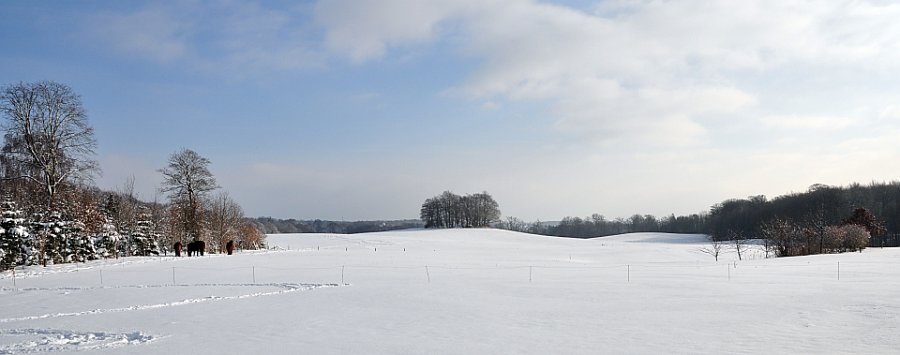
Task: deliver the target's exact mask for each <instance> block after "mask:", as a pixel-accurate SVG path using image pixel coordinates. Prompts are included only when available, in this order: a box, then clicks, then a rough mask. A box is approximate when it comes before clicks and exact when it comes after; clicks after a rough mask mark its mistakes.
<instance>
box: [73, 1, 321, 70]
mask: <svg viewBox="0 0 900 355" xmlns="http://www.w3.org/2000/svg"><path fill="white" fill-rule="evenodd" d="M84 25H85V27H86V28H87V31H88V32H89V33H91V34H92V36H93V37H94V38H97V39H99V40H100V41H101V43H103V44H108V45H111V46H112V47H113V48H115V49H117V50H119V51H121V52H124V53H127V54H134V55H138V56H141V57H142V58H150V59H153V60H156V61H159V62H163V63H172V62H176V61H177V62H178V63H179V64H187V65H191V66H192V67H193V68H194V69H204V70H219V71H230V72H232V73H245V72H247V71H251V72H252V71H272V70H275V71H280V70H296V69H304V68H309V67H313V66H318V65H321V63H322V61H323V56H322V53H321V50H320V49H318V47H317V45H316V42H315V40H314V39H313V32H314V31H313V28H312V27H311V25H310V24H308V17H307V14H306V9H305V8H303V7H288V8H279V9H274V8H267V7H265V6H264V5H261V4H257V3H251V2H247V3H245V2H240V1H222V2H215V3H203V4H199V3H194V2H187V3H154V4H151V5H148V6H146V7H142V8H139V9H137V10H134V11H130V12H105V13H102V14H99V15H96V16H93V17H91V18H89V20H88V21H87V22H86V23H85V24H84Z"/></svg>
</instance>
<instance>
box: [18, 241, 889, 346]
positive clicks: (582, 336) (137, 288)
mask: <svg viewBox="0 0 900 355" xmlns="http://www.w3.org/2000/svg"><path fill="white" fill-rule="evenodd" d="M268 240H269V243H270V246H277V250H270V251H260V252H243V253H238V254H237V255H233V256H223V255H211V256H210V255H207V256H206V257H201V258H178V259H176V258H172V257H159V258H126V259H119V260H109V261H103V262H92V263H87V264H70V265H59V266H51V267H48V268H40V267H35V268H28V269H19V270H17V271H16V275H15V278H13V276H12V273H10V272H5V273H3V274H2V279H0V287H2V290H0V299H2V308H0V354H19V353H53V352H65V351H76V350H77V351H83V352H85V353H105V354H131V353H137V354H162V353H175V354H183V353H191V354H273V353H274V354H549V353H555V354H572V353H581V354H598V353H650V354H661V353H715V354H721V353H752V354H758V353H766V354H769V353H803V354H813V353H829V354H832V353H897V352H898V349H900V249H896V248H895V249H869V250H866V251H865V252H863V253H851V254H841V255H824V256H812V257H799V258H782V259H764V258H762V257H761V254H760V253H759V252H754V253H753V255H751V256H750V260H746V259H747V258H746V257H745V260H744V261H739V262H734V261H733V260H734V259H735V258H736V256H735V255H733V254H731V253H729V254H726V255H724V256H723V257H722V258H721V259H722V260H720V261H719V262H715V261H714V260H713V258H712V256H709V255H707V254H704V253H702V252H700V251H698V249H699V248H700V247H703V246H704V239H703V237H702V236H697V235H673V234H652V233H644V234H630V235H622V236H614V237H607V238H598V239H592V240H579V239H563V238H551V237H542V236H533V235H526V234H519V233H513V232H507V231H498V230H439V231H401V232H387V233H373V234H359V235H323V234H297V235H270V236H269V239H268Z"/></svg>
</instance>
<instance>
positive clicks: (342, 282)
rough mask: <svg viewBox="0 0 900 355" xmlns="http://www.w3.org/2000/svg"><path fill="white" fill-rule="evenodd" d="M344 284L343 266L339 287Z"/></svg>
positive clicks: (342, 267) (342, 266)
mask: <svg viewBox="0 0 900 355" xmlns="http://www.w3.org/2000/svg"><path fill="white" fill-rule="evenodd" d="M343 284H344V265H341V285H343Z"/></svg>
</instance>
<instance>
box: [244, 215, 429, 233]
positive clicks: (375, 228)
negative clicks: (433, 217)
mask: <svg viewBox="0 0 900 355" xmlns="http://www.w3.org/2000/svg"><path fill="white" fill-rule="evenodd" d="M252 221H253V223H255V224H256V225H257V226H258V228H260V230H262V231H264V232H265V233H266V234H276V233H337V234H354V233H369V232H385V231H392V230H401V229H413V228H422V227H424V226H425V224H424V223H422V221H420V220H417V219H404V220H383V221H379V220H376V221H329V220H321V219H316V220H298V219H293V218H291V219H279V218H272V217H257V218H253V219H252Z"/></svg>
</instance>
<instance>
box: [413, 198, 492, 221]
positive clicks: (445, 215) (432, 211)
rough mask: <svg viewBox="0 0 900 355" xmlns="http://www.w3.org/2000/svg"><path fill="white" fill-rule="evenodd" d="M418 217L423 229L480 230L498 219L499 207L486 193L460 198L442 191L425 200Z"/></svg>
mask: <svg viewBox="0 0 900 355" xmlns="http://www.w3.org/2000/svg"><path fill="white" fill-rule="evenodd" d="M419 216H420V218H421V219H422V221H423V222H425V228H480V227H488V226H490V225H491V224H492V223H495V222H497V221H498V220H499V219H500V206H499V205H498V204H497V201H494V198H493V197H491V195H490V194H488V193H487V192H481V193H476V194H471V195H465V196H460V195H457V194H454V193H452V192H450V191H444V193H442V194H440V195H438V196H435V197H432V198H429V199H427V200H425V203H423V204H422V208H421V210H420V213H419Z"/></svg>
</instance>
